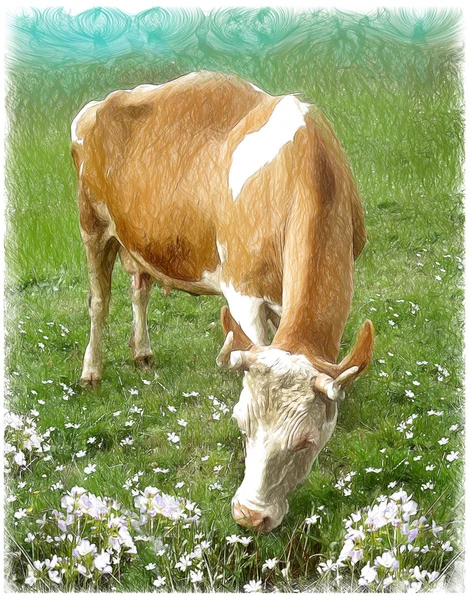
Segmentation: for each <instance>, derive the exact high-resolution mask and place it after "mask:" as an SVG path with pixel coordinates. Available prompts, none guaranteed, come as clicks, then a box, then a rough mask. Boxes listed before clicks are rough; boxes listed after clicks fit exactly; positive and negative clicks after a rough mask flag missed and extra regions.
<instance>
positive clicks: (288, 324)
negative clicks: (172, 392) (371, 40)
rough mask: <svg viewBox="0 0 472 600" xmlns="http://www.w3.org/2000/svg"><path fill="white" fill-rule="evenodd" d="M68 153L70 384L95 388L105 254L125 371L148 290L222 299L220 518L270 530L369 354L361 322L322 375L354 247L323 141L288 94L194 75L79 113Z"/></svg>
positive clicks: (345, 199) (341, 315) (349, 217)
mask: <svg viewBox="0 0 472 600" xmlns="http://www.w3.org/2000/svg"><path fill="white" fill-rule="evenodd" d="M72 154H73V158H74V161H75V164H76V167H77V171H78V180H79V194H78V196H79V208H80V228H81V233H82V238H83V241H84V243H85V247H86V251H87V262H88V268H89V273H90V290H91V292H90V302H89V307H90V310H89V312H90V318H91V331H90V341H89V344H88V346H87V350H86V352H85V358H84V364H83V372H82V379H83V380H85V381H88V382H93V381H95V380H99V379H100V378H101V376H102V356H101V338H102V329H103V325H104V321H105V318H106V315H107V313H108V305H109V300H110V286H111V275H112V269H113V264H114V261H115V258H116V254H117V253H118V252H119V253H120V257H121V260H122V263H123V266H124V267H125V269H126V270H127V271H128V272H130V273H131V275H132V304H133V327H132V344H131V346H132V348H133V353H134V358H135V359H146V358H148V357H150V356H151V347H150V343H149V336H148V331H147V323H146V309H147V304H148V300H149V295H150V291H151V287H152V284H153V283H154V282H157V283H159V284H161V285H162V286H163V287H164V288H165V289H166V290H168V289H169V288H175V289H179V290H184V291H187V292H190V293H192V294H223V295H224V296H225V298H226V300H227V302H228V306H229V308H228V307H225V308H224V309H223V310H222V323H223V328H224V331H225V334H226V340H225V343H224V345H223V348H222V350H221V352H220V354H219V356H218V359H217V363H218V364H219V365H220V366H221V367H224V368H227V369H230V370H233V371H239V370H241V371H244V373H245V375H244V379H243V390H242V392H241V397H240V399H239V402H238V403H237V404H236V406H235V408H234V413H233V415H234V417H235V419H236V420H237V422H238V425H239V427H240V429H241V431H242V432H243V433H244V435H245V436H246V471H245V476H244V480H243V482H242V484H241V486H240V488H239V489H238V491H237V492H236V495H235V497H234V498H233V503H232V512H233V516H234V518H235V519H236V520H237V521H238V522H239V523H241V525H243V526H248V527H255V528H257V529H259V530H262V531H269V530H271V529H273V528H274V527H276V526H277V525H278V524H279V523H280V522H281V521H282V519H283V516H284V515H285V514H286V512H287V510H288V503H287V494H288V493H289V492H290V491H291V490H293V489H294V488H295V486H296V485H297V484H298V483H299V482H300V481H301V480H302V479H303V478H304V477H305V476H306V475H307V473H308V472H309V470H310V468H311V466H312V464H313V461H314V459H315V458H316V456H317V455H318V453H319V452H320V450H321V449H322V448H323V446H324V445H325V444H326V442H327V441H328V439H329V438H330V437H331V435H332V433H333V429H334V427H335V424H336V419H337V404H336V402H337V401H338V400H339V399H342V398H343V397H344V390H345V388H346V387H347V386H348V385H349V384H350V383H351V382H352V381H353V380H354V379H355V377H357V376H358V375H359V374H360V373H361V372H362V371H363V370H364V369H365V367H366V366H367V365H368V363H369V361H370V358H371V354H372V347H373V339H374V332H373V327H372V323H371V322H370V321H366V322H365V323H364V325H363V326H362V329H361V331H360V334H359V337H358V340H357V342H356V345H355V347H354V349H353V350H352V352H351V353H350V354H349V355H348V356H347V357H346V358H345V359H344V360H343V361H342V362H341V363H339V364H337V363H336V360H337V356H338V352H339V347H340V342H341V337H342V334H343V330H344V326H345V323H346V320H347V317H348V314H349V310H350V306H351V299H352V292H353V270H354V260H355V259H356V258H357V256H358V255H359V253H360V252H361V250H362V248H363V246H364V243H365V229H364V220H363V212H362V206H361V202H360V199H359V195H358V191H357V188H356V185H355V183H354V180H353V178H352V175H351V172H350V169H349V166H348V163H347V161H346V158H345V155H344V152H343V150H342V148H341V146H340V144H339V142H338V140H337V139H336V136H335V135H334V133H333V131H332V129H331V127H330V125H329V124H328V123H327V121H326V120H325V119H324V117H323V116H322V115H321V114H320V112H319V111H318V110H317V109H316V108H315V107H312V106H310V105H308V104H305V103H303V102H301V101H300V100H299V98H298V97H297V96H296V95H287V96H271V95H269V94H267V93H265V92H263V91H262V90H260V89H258V88H257V87H255V86H253V85H252V84H250V83H247V82H245V81H242V80H241V79H239V78H237V77H234V76H231V75H224V74H221V73H211V72H198V73H190V74H188V75H185V76H184V77H180V78H178V79H176V80H174V81H170V82H169V83H166V84H163V85H141V86H138V87H137V88H135V89H133V90H126V91H116V92H113V93H111V94H110V95H109V96H108V97H107V98H106V99H105V100H103V101H101V102H92V103H90V104H88V105H87V106H85V107H84V108H83V109H82V110H81V111H80V113H79V114H78V115H77V117H76V118H75V119H74V122H73V124H72ZM269 320H270V321H271V323H272V324H274V325H275V327H277V331H276V333H275V337H274V338H273V341H272V343H269V336H268V321H269Z"/></svg>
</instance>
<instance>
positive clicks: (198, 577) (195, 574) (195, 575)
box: [190, 569, 203, 583]
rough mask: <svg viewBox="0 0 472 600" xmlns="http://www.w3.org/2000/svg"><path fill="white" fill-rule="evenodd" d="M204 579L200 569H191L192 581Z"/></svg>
mask: <svg viewBox="0 0 472 600" xmlns="http://www.w3.org/2000/svg"><path fill="white" fill-rule="evenodd" d="M202 579H203V573H202V571H200V570H199V569H198V570H197V571H190V581H191V582H192V583H199V582H200V581H201V580H202Z"/></svg>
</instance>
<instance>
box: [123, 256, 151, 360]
mask: <svg viewBox="0 0 472 600" xmlns="http://www.w3.org/2000/svg"><path fill="white" fill-rule="evenodd" d="M120 260H121V264H122V265H123V268H124V269H125V271H127V272H128V273H129V274H130V275H131V302H132V306H133V324H132V326H131V338H130V341H129V346H130V348H131V351H132V353H133V358H134V360H136V361H140V362H143V363H149V362H150V360H151V359H152V350H151V342H150V340H149V332H148V326H147V308H148V304H149V298H150V296H151V291H152V286H153V284H154V281H153V280H152V279H151V277H150V275H149V274H148V273H145V272H144V271H142V270H141V269H140V267H139V265H138V264H137V263H136V261H135V260H133V259H132V258H131V256H130V255H129V253H128V251H127V250H126V249H125V248H123V247H121V248H120Z"/></svg>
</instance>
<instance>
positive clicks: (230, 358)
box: [216, 331, 253, 371]
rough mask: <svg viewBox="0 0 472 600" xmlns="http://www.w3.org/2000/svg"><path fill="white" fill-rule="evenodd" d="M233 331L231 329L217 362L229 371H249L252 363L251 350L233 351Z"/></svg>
mask: <svg viewBox="0 0 472 600" xmlns="http://www.w3.org/2000/svg"><path fill="white" fill-rule="evenodd" d="M233 337H234V335H233V332H232V331H229V332H228V335H227V336H226V339H225V343H224V344H223V347H222V348H221V350H220V353H219V354H218V357H217V359H216V364H217V365H218V366H219V367H222V368H223V369H226V370H228V371H247V370H248V369H249V367H250V366H251V364H252V362H253V361H252V360H251V357H250V355H249V352H246V351H243V350H235V351H233V350H232V349H233Z"/></svg>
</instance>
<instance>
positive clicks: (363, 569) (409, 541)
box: [318, 489, 453, 592]
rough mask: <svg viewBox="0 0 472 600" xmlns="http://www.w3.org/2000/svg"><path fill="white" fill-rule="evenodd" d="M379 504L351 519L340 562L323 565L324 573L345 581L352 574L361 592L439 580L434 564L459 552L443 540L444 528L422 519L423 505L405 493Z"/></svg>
mask: <svg viewBox="0 0 472 600" xmlns="http://www.w3.org/2000/svg"><path fill="white" fill-rule="evenodd" d="M377 502H378V503H377V504H375V505H373V506H369V507H365V508H363V509H361V510H359V511H358V512H356V513H353V514H351V516H350V518H349V519H346V520H345V529H346V534H345V538H344V545H343V547H342V549H341V552H340V553H339V556H338V558H337V560H336V561H334V560H328V561H326V562H325V563H321V564H320V566H319V567H318V570H319V572H320V573H336V580H337V581H338V582H342V581H343V580H344V577H343V576H344V574H347V571H350V578H351V579H352V577H354V578H355V580H356V581H357V588H356V590H357V591H362V590H368V591H376V592H381V591H397V592H403V591H409V592H417V591H419V590H420V589H422V588H425V587H427V586H429V585H430V584H432V582H434V581H436V580H438V578H439V572H438V571H436V570H435V569H434V565H437V566H438V567H439V565H441V562H442V556H443V555H444V553H445V552H451V551H452V550H453V548H452V546H451V544H450V542H449V541H447V542H441V541H440V540H438V539H437V537H438V534H439V533H440V532H441V531H442V530H443V528H442V527H440V526H438V525H436V523H435V522H434V521H432V522H431V523H428V521H427V519H426V518H425V517H424V516H418V513H419V510H418V505H417V503H416V502H415V501H414V500H412V498H411V496H410V495H408V494H407V493H406V492H405V491H404V490H403V489H400V490H399V491H397V492H395V493H394V494H392V495H391V496H389V497H388V498H387V497H386V496H380V497H379V498H378V499H377ZM422 561H424V562H425V564H427V565H428V569H425V568H422V565H421V562H422Z"/></svg>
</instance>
